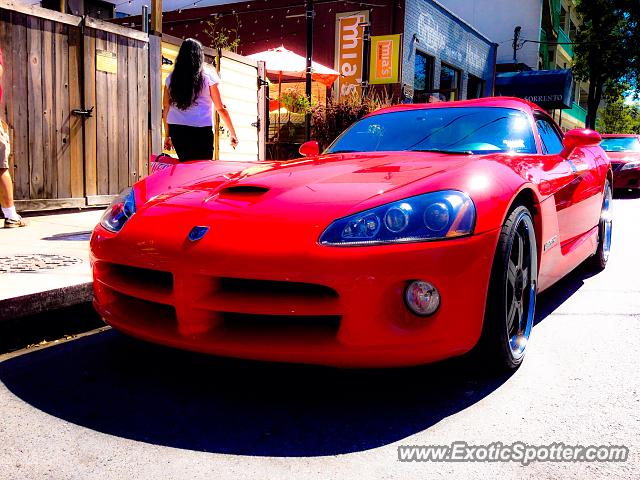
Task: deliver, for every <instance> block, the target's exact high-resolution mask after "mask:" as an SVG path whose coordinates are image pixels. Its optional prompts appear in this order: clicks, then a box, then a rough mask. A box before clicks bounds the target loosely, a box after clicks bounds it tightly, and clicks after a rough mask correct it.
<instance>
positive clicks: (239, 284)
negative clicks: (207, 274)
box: [220, 277, 338, 298]
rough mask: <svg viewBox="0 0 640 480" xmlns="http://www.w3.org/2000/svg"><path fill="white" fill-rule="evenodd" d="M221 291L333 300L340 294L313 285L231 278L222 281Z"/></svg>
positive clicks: (327, 288) (322, 286)
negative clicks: (330, 298) (328, 298)
mask: <svg viewBox="0 0 640 480" xmlns="http://www.w3.org/2000/svg"><path fill="white" fill-rule="evenodd" d="M220 290H221V291H222V292H233V293H246V294H252V293H265V294H270V295H301V296H310V297H332V298H335V297H337V296H338V293H337V292H336V291H335V290H333V289H332V288H329V287H325V286H324V285H316V284H313V283H302V282H281V281H275V280H253V279H244V278H229V277H223V278H221V279H220Z"/></svg>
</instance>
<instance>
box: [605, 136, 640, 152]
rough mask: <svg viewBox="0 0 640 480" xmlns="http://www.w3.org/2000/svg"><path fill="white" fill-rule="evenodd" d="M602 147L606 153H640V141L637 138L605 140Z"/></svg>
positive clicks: (610, 138)
mask: <svg viewBox="0 0 640 480" xmlns="http://www.w3.org/2000/svg"><path fill="white" fill-rule="evenodd" d="M600 146H601V147H602V148H603V149H604V150H605V152H640V140H638V139H637V138H636V137H608V138H603V139H602V143H601V144H600Z"/></svg>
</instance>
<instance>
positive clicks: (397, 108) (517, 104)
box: [369, 97, 543, 115]
mask: <svg viewBox="0 0 640 480" xmlns="http://www.w3.org/2000/svg"><path fill="white" fill-rule="evenodd" d="M449 107H455V108H461V107H502V108H512V109H515V110H521V111H523V112H525V113H533V111H535V110H538V111H543V110H542V108H540V107H539V106H538V105H536V104H535V103H532V102H529V101H527V100H524V99H522V98H516V97H483V98H476V99H473V100H456V101H453V102H435V103H402V104H399V105H393V106H391V107H384V108H381V109H379V110H376V111H374V112H371V113H370V114H369V115H378V114H381V113H390V112H401V111H406V110H419V109H428V108H449Z"/></svg>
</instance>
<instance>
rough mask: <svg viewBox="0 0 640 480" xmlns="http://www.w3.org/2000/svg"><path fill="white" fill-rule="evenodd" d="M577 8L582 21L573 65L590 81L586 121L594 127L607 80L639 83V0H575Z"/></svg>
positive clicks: (630, 83)
mask: <svg viewBox="0 0 640 480" xmlns="http://www.w3.org/2000/svg"><path fill="white" fill-rule="evenodd" d="M576 12H577V13H578V15H580V16H581V17H582V20H583V24H582V26H581V27H580V29H579V30H578V32H577V35H576V40H575V45H574V52H575V56H574V65H573V68H572V69H573V73H574V75H575V77H576V78H577V79H579V80H588V81H589V97H588V101H587V119H586V125H587V127H588V128H594V127H595V123H596V122H595V120H596V114H597V111H598V106H599V105H600V101H601V100H602V94H603V90H604V87H605V85H606V84H607V83H611V84H622V83H626V84H628V85H629V86H630V87H631V88H632V89H637V88H638V87H640V41H639V39H640V8H639V7H638V0H578V1H577V4H576Z"/></svg>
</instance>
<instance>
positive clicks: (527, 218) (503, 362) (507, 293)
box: [478, 206, 538, 370]
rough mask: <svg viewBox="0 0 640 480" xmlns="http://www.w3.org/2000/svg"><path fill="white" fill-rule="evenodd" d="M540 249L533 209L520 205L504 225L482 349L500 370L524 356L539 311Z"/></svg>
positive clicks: (513, 364) (494, 267) (490, 291)
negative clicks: (537, 306)
mask: <svg viewBox="0 0 640 480" xmlns="http://www.w3.org/2000/svg"><path fill="white" fill-rule="evenodd" d="M537 283H538V249H537V242H536V235H535V229H534V226H533V219H532V217H531V212H530V211H529V210H528V209H527V208H526V207H524V206H518V207H516V208H515V209H513V211H512V212H511V213H510V214H509V216H508V217H507V220H506V221H505V223H504V225H503V226H502V231H501V233H500V238H499V240H498V247H497V249H496V256H495V258H494V262H493V267H492V271H491V280H490V284H489V292H488V296H487V308H486V312H485V319H484V326H483V332H482V337H481V339H480V342H479V344H478V349H479V351H480V353H481V354H482V356H483V357H485V359H486V360H487V361H488V362H489V363H490V364H492V365H493V366H494V367H496V368H497V369H499V370H505V369H506V370H514V369H516V368H518V366H519V365H520V364H521V363H522V360H523V359H524V355H525V351H526V348H527V344H528V342H529V336H530V335H531V329H532V327H533V319H534V315H535V305H536V290H537Z"/></svg>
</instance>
